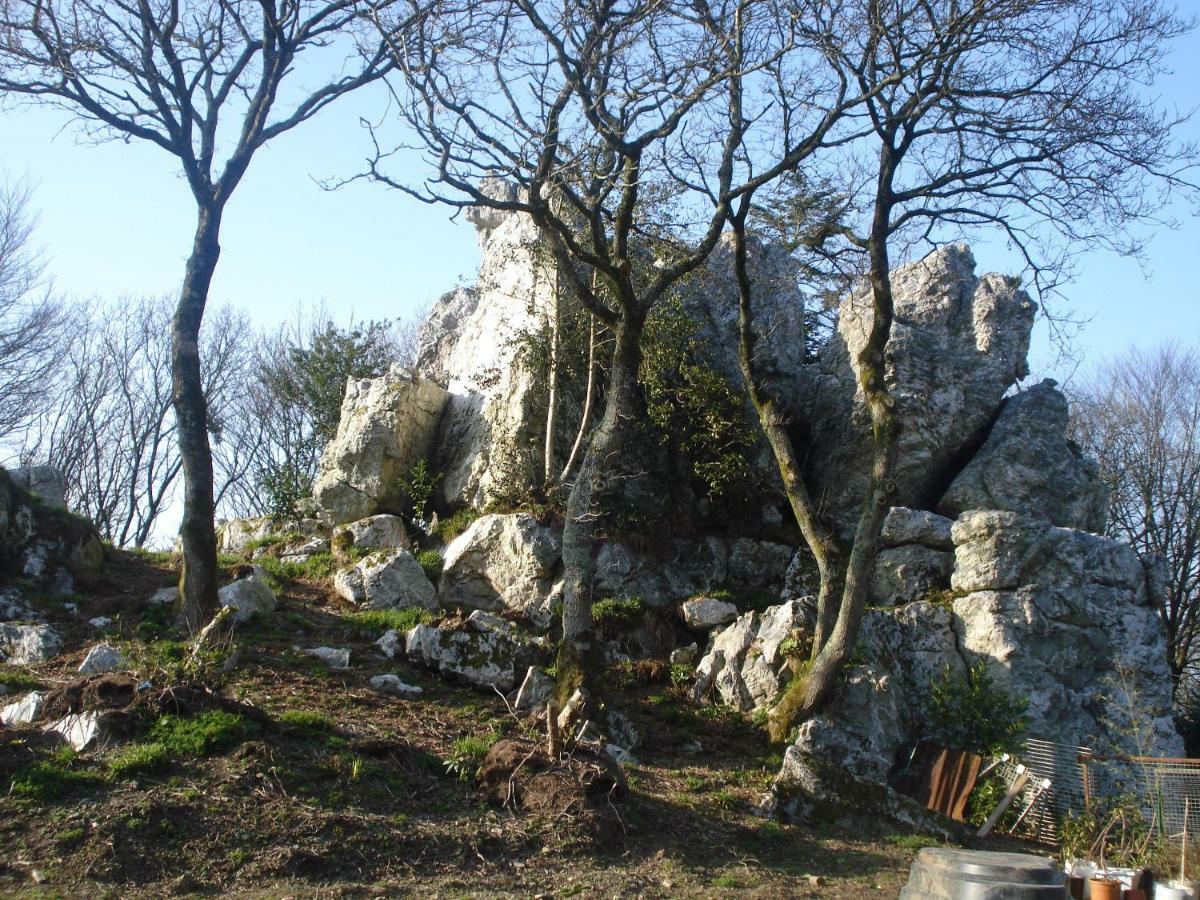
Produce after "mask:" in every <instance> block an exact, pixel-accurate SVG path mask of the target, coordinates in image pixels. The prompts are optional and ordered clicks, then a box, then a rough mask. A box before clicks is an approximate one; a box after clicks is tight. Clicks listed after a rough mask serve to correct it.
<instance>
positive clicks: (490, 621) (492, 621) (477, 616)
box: [467, 609, 513, 634]
mask: <svg viewBox="0 0 1200 900" xmlns="http://www.w3.org/2000/svg"><path fill="white" fill-rule="evenodd" d="M467 627H468V628H470V629H471V630H472V631H478V632H480V633H483V632H486V631H499V632H501V633H502V634H512V630H513V627H512V623H511V622H509V621H508V620H507V619H502V618H500V617H499V616H496V615H492V613H489V612H484V611H483V610H482V609H477V610H475V611H474V612H472V613H471V614H470V615H469V616H467Z"/></svg>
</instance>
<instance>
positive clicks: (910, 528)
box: [881, 506, 954, 551]
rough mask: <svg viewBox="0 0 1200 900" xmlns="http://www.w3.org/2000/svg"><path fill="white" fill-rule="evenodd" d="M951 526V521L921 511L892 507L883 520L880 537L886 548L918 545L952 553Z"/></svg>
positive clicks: (952, 521) (952, 522)
mask: <svg viewBox="0 0 1200 900" xmlns="http://www.w3.org/2000/svg"><path fill="white" fill-rule="evenodd" d="M953 524H954V520H953V519H947V518H946V517H945V516H939V515H937V514H936V513H931V512H928V511H926V510H923V509H908V508H906V507H903V506H894V507H892V508H891V509H890V510H888V514H887V517H886V518H885V519H884V520H883V531H882V532H881V537H882V538H883V543H884V546H886V547H902V546H904V545H905V544H920V545H921V546H923V547H929V548H931V549H933V550H951V551H952V550H954V539H953V538H952V537H951V536H950V528H951V526H952V525H953Z"/></svg>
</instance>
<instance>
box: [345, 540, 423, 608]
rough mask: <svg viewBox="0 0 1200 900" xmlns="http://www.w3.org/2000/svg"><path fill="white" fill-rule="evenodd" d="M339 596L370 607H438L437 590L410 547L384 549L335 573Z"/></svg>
mask: <svg viewBox="0 0 1200 900" xmlns="http://www.w3.org/2000/svg"><path fill="white" fill-rule="evenodd" d="M333 589H334V590H335V591H337V593H338V595H339V596H341V597H343V598H345V599H346V600H349V601H350V602H351V603H356V604H358V605H359V606H364V607H366V608H367V609H405V608H407V607H410V606H416V607H420V608H422V609H429V610H432V609H436V608H437V591H436V589H435V588H434V586H433V585H432V584H431V583H430V581H429V578H428V577H427V576H426V575H425V570H424V569H422V568H421V564H420V563H419V562H417V561H416V559H415V558H414V557H413V555H412V554H411V553H409V552H408V551H407V550H401V549H397V550H382V551H378V552H376V553H372V554H370V555H369V556H367V557H366V558H364V559H361V560H359V561H358V562H357V563H356V564H355V565H353V566H351V567H350V568H348V569H342V570H341V571H339V572H337V573H336V574H335V575H334V576H333Z"/></svg>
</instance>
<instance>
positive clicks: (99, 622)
mask: <svg viewBox="0 0 1200 900" xmlns="http://www.w3.org/2000/svg"><path fill="white" fill-rule="evenodd" d="M112 623H113V620H112V619H110V618H109V617H108V616H96V618H94V619H88V624H89V625H91V626H92V627H93V628H107V627H108V626H109V625H111V624H112Z"/></svg>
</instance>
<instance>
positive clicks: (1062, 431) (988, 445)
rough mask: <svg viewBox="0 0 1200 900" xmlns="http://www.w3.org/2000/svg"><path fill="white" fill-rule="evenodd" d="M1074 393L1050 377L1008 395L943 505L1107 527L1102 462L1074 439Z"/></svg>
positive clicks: (948, 510) (951, 512)
mask: <svg viewBox="0 0 1200 900" xmlns="http://www.w3.org/2000/svg"><path fill="white" fill-rule="evenodd" d="M1067 418H1068V410H1067V398H1066V397H1064V396H1063V395H1062V392H1060V391H1059V390H1057V389H1056V388H1055V386H1054V382H1053V381H1049V380H1047V381H1043V382H1042V383H1041V384H1038V385H1034V386H1033V387H1031V388H1029V389H1028V390H1026V391H1022V392H1021V393H1019V394H1016V395H1014V396H1012V397H1009V398H1008V399H1007V400H1005V401H1004V406H1003V407H1002V408H1001V410H1000V415H999V417H998V418H997V419H996V424H995V425H993V426H992V430H991V433H990V434H989V435H988V438H987V441H985V442H984V444H983V446H982V447H981V448H980V449H979V451H978V452H977V453H976V454H975V456H974V457H973V458H972V459H971V461H970V463H968V464H967V467H966V468H965V469H963V470H962V472H960V473H959V474H958V477H956V478H955V479H954V481H953V482H951V484H950V487H949V488H948V489H947V490H946V493H945V494H943V495H942V499H941V501H940V502H939V503H938V509H939V510H940V511H941V512H943V513H945V514H946V515H948V516H950V517H955V516H958V515H959V514H960V513H962V512H965V511H966V510H968V509H1003V510H1009V511H1011V512H1019V513H1024V514H1026V515H1032V516H1037V517H1039V518H1042V519H1046V520H1048V521H1049V522H1052V523H1053V524H1055V525H1061V526H1063V527H1066V528H1080V529H1083V530H1085V531H1095V532H1101V531H1103V530H1104V517H1105V507H1106V505H1107V500H1108V491H1107V489H1106V488H1105V486H1104V482H1103V481H1101V479H1100V467H1099V466H1098V465H1097V464H1096V463H1095V462H1094V461H1093V460H1090V459H1087V458H1086V457H1085V456H1084V455H1083V453H1082V451H1081V450H1080V449H1079V448H1078V447H1077V446H1076V445H1075V444H1073V443H1072V442H1070V441H1068V440H1067Z"/></svg>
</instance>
